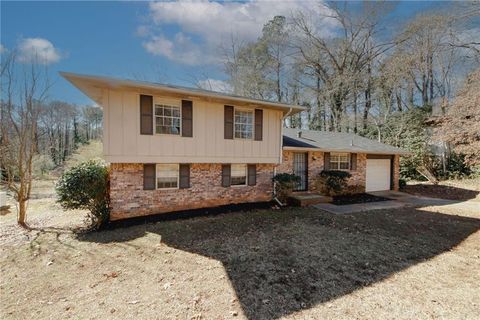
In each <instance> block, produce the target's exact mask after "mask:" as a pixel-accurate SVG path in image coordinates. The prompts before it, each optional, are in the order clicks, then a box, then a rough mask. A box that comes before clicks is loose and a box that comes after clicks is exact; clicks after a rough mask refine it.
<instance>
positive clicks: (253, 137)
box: [233, 107, 255, 140]
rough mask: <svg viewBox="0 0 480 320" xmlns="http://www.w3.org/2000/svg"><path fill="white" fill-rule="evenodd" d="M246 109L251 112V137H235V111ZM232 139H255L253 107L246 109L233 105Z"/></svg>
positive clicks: (245, 109)
mask: <svg viewBox="0 0 480 320" xmlns="http://www.w3.org/2000/svg"><path fill="white" fill-rule="evenodd" d="M237 110H238V111H248V112H251V113H252V137H251V138H237V137H236V136H235V127H236V124H237V122H236V121H235V111H237ZM233 139H234V140H255V109H253V110H252V109H248V108H238V107H233Z"/></svg>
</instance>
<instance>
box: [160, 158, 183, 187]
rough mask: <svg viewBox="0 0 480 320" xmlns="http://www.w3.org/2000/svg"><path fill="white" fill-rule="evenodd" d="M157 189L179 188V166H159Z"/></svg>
mask: <svg viewBox="0 0 480 320" xmlns="http://www.w3.org/2000/svg"><path fill="white" fill-rule="evenodd" d="M156 171H157V174H156V176H157V189H167V188H178V177H179V166H178V164H163V163H162V164H157V169H156Z"/></svg>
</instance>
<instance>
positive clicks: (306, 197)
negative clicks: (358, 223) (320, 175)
mask: <svg viewBox="0 0 480 320" xmlns="http://www.w3.org/2000/svg"><path fill="white" fill-rule="evenodd" d="M288 200H289V203H291V204H292V205H294V206H300V207H306V206H311V205H314V204H319V203H330V202H332V200H333V199H332V197H329V196H323V195H321V194H316V193H310V192H296V193H293V194H292V195H291V196H290V197H289V198H288Z"/></svg>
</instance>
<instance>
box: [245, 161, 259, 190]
mask: <svg viewBox="0 0 480 320" xmlns="http://www.w3.org/2000/svg"><path fill="white" fill-rule="evenodd" d="M247 171H248V185H249V186H254V185H256V184H257V166H256V165H255V164H249V165H248V170H247Z"/></svg>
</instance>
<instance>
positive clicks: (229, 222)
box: [80, 208, 480, 319]
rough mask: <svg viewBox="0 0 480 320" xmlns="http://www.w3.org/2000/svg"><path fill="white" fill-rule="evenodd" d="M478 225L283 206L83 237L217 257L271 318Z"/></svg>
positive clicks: (414, 258) (425, 254) (402, 264)
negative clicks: (154, 237)
mask: <svg viewBox="0 0 480 320" xmlns="http://www.w3.org/2000/svg"><path fill="white" fill-rule="evenodd" d="M479 229H480V219H474V218H466V217H459V216H452V215H444V214H439V213H432V212H426V211H422V210H418V209H413V208H408V209H399V210H395V211H392V212H390V213H389V212H386V211H373V212H365V213H357V214H354V215H331V214H328V213H324V212H321V211H317V210H314V209H288V210H282V211H272V210H260V211H254V212H248V213H231V214H225V215H219V216H215V217H202V218H194V219H187V220H176V221H165V222H159V223H155V224H146V225H142V226H133V227H128V228H121V229H116V230H109V231H103V232H98V233H90V234H85V235H83V236H81V237H80V240H82V241H92V242H102V243H105V242H122V241H128V240H131V239H134V238H137V237H141V236H143V235H144V234H145V233H146V232H150V233H156V234H159V235H160V236H161V239H162V242H163V243H165V244H167V245H168V246H171V247H174V248H177V249H179V250H185V251H188V252H191V253H196V254H200V255H203V256H206V257H210V258H213V259H217V260H219V261H221V262H222V263H223V265H224V267H225V269H226V272H227V273H228V276H229V278H230V281H231V283H232V285H233V287H234V289H235V291H236V294H237V296H238V299H239V301H240V303H241V305H242V308H243V310H244V313H245V315H246V316H247V317H248V318H249V319H272V318H279V317H281V316H285V315H288V314H291V313H293V312H295V311H299V310H302V309H306V308H309V307H312V306H314V305H316V304H318V303H322V302H326V301H328V300H331V299H334V298H337V297H339V296H342V295H345V294H348V293H350V292H352V291H354V290H356V289H360V288H362V287H364V286H368V285H370V284H372V283H374V282H377V281H380V280H382V279H384V278H386V277H388V276H390V275H392V274H393V273H395V272H398V271H400V270H403V269H405V268H407V267H409V266H412V265H414V264H417V263H420V262H422V261H425V260H427V259H430V258H432V257H434V256H436V255H438V254H441V253H442V252H445V251H448V250H450V249H452V248H453V247H455V246H456V245H458V244H459V243H460V242H462V241H463V240H464V239H465V238H467V237H468V236H469V235H470V234H472V233H474V232H475V231H477V230H479ZM212 281H215V280H214V279H212Z"/></svg>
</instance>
